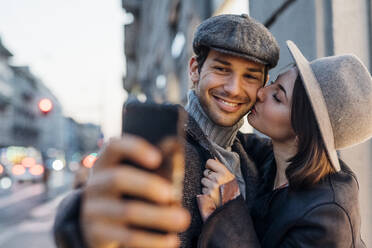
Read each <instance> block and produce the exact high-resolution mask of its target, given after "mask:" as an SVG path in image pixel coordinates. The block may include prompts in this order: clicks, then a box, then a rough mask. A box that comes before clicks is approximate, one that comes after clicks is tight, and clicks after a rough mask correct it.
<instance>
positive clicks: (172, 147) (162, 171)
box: [122, 102, 187, 204]
mask: <svg viewBox="0 0 372 248" xmlns="http://www.w3.org/2000/svg"><path fill="white" fill-rule="evenodd" d="M186 118H187V115H186V112H185V110H184V109H183V108H182V107H181V106H179V105H170V104H156V103H141V102H131V103H128V104H126V106H124V108H123V121H122V124H123V125H122V133H123V134H126V133H128V134H133V135H138V136H141V137H143V138H145V139H146V140H147V141H149V142H150V143H151V144H153V145H155V146H157V147H158V148H159V149H160V151H161V153H162V155H163V161H162V164H161V166H160V167H159V168H158V169H156V170H154V171H153V172H154V173H156V174H158V175H160V176H162V177H164V178H165V179H167V180H169V181H170V182H171V184H172V187H173V189H174V191H173V192H174V194H175V199H176V202H175V203H177V204H181V202H182V192H183V179H184V171H185V156H184V140H185V139H184V125H185V123H186ZM125 162H129V163H130V164H132V165H133V166H136V167H138V168H142V169H144V168H143V167H141V166H138V165H135V164H134V163H133V162H131V161H125ZM144 170H145V169H144Z"/></svg>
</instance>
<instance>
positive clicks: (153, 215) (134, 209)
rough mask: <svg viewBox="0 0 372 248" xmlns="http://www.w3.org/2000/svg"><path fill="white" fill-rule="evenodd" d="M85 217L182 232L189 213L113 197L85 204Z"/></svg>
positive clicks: (188, 220) (169, 207)
mask: <svg viewBox="0 0 372 248" xmlns="http://www.w3.org/2000/svg"><path fill="white" fill-rule="evenodd" d="M84 217H85V219H88V220H96V221H105V222H112V223H121V224H124V225H128V226H136V227H140V228H151V229H156V230H161V231H165V232H182V231H184V230H186V228H187V227H188V225H189V223H190V216H189V213H188V212H187V211H186V210H185V209H183V208H181V207H175V206H157V205H153V204H149V203H145V202H140V201H129V200H127V201H124V200H120V199H115V198H101V199H95V200H94V201H91V202H89V203H87V204H86V206H85V213H84Z"/></svg>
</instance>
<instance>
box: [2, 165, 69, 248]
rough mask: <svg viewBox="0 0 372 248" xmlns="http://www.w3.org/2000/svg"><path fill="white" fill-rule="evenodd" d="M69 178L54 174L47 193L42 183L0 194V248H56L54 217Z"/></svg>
mask: <svg viewBox="0 0 372 248" xmlns="http://www.w3.org/2000/svg"><path fill="white" fill-rule="evenodd" d="M72 177H73V176H72V175H71V174H70V173H64V172H54V174H53V175H52V177H51V180H50V183H49V187H48V190H46V188H45V186H44V185H43V184H42V183H35V184H32V183H23V184H15V185H13V187H12V189H11V190H8V191H4V190H3V191H0V248H22V247H27V248H55V245H54V241H53V236H52V226H53V222H54V216H55V213H56V209H57V206H58V205H59V203H60V202H61V200H62V199H63V198H64V197H65V196H66V195H67V194H68V193H69V192H70V191H71V182H72Z"/></svg>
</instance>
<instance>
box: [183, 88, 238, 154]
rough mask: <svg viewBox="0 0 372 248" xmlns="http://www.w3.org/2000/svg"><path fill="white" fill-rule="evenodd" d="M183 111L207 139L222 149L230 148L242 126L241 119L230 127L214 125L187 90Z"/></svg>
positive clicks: (197, 100) (195, 97)
mask: <svg viewBox="0 0 372 248" xmlns="http://www.w3.org/2000/svg"><path fill="white" fill-rule="evenodd" d="M185 109H186V111H187V112H188V113H189V114H190V115H191V116H192V117H193V118H194V119H195V121H196V122H197V123H198V125H199V127H200V128H201V129H202V130H203V132H204V134H205V135H206V136H207V138H208V139H209V140H210V141H212V142H214V143H216V144H217V145H219V146H221V147H223V148H228V147H231V145H232V144H233V142H234V139H235V137H236V134H237V133H238V131H239V129H240V127H241V126H242V125H243V119H241V120H240V121H239V122H238V123H236V124H235V125H233V126H231V127H222V126H218V125H216V124H215V123H214V122H213V121H211V120H210V119H209V117H208V115H207V114H206V113H205V111H204V110H203V108H202V106H201V105H200V102H199V99H198V97H197V96H196V94H195V92H194V91H193V90H189V93H188V102H187V105H186V106H185Z"/></svg>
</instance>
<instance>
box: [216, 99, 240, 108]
mask: <svg viewBox="0 0 372 248" xmlns="http://www.w3.org/2000/svg"><path fill="white" fill-rule="evenodd" d="M220 100H221V102H223V103H224V104H226V105H229V106H231V107H236V106H238V104H237V103H232V102H226V101H224V100H222V99H220Z"/></svg>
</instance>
